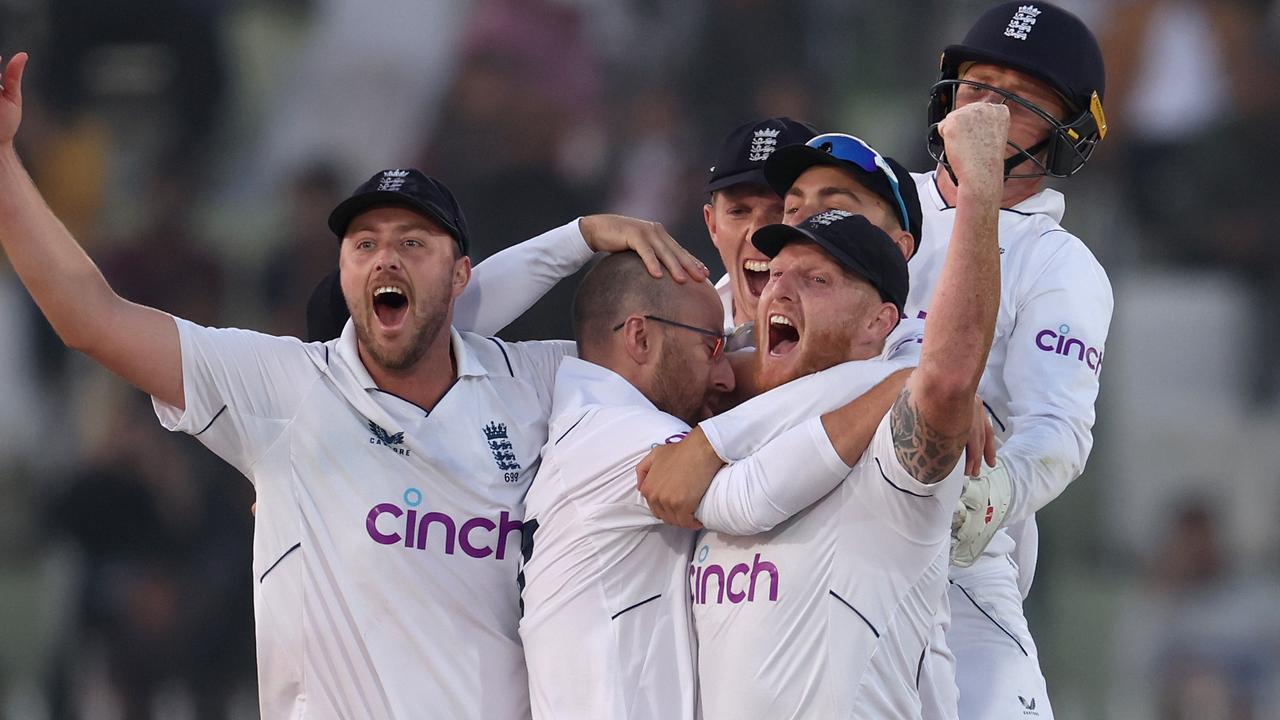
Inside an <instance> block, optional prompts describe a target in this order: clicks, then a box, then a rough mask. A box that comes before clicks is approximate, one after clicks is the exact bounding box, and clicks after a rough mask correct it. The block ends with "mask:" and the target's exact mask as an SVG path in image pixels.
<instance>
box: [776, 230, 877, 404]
mask: <svg viewBox="0 0 1280 720" xmlns="http://www.w3.org/2000/svg"><path fill="white" fill-rule="evenodd" d="M897 317H898V311H897V308H895V307H894V305H893V304H892V303H887V302H884V301H883V300H881V298H880V293H879V292H878V291H877V290H876V289H875V288H874V287H872V286H871V284H870V283H868V282H867V281H866V280H863V279H862V278H860V277H856V276H854V275H853V274H851V273H849V272H848V271H846V270H845V269H844V268H843V267H842V266H841V265H840V264H839V263H837V262H836V260H835V259H834V258H833V257H831V255H829V254H828V253H827V252H826V251H825V250H823V249H822V248H821V247H819V246H818V245H815V244H814V243H811V242H791V243H788V244H787V245H786V246H784V247H783V248H782V250H781V251H780V252H779V253H778V255H777V257H775V258H773V260H772V261H770V263H769V283H768V285H767V286H765V290H764V293H763V295H761V297H760V306H759V310H758V312H757V316H756V363H757V377H758V378H759V382H760V385H761V388H762V389H765V390H767V389H771V388H775V387H777V386H779V385H781V384H783V383H786V382H789V381H791V380H794V379H796V378H798V377H801V376H804V375H808V374H810V373H813V372H817V371H819V370H825V369H827V368H829V367H831V366H833V365H836V364H838V363H842V362H846V361H848V360H865V359H867V358H872V357H875V356H876V355H878V354H879V353H880V351H881V348H882V347H883V345H884V338H885V336H887V335H888V334H889V330H891V329H892V328H893V327H894V325H895V324H896V323H897Z"/></svg>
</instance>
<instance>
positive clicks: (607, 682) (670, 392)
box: [520, 253, 902, 720]
mask: <svg viewBox="0 0 1280 720" xmlns="http://www.w3.org/2000/svg"><path fill="white" fill-rule="evenodd" d="M722 319H723V309H722V306H721V304H720V302H719V299H718V298H717V294H716V292H715V291H714V289H713V288H712V286H711V285H710V284H708V283H705V282H704V283H686V284H683V285H677V284H676V283H674V282H672V281H671V280H669V279H666V278H654V277H652V276H651V275H650V274H649V273H648V272H647V271H646V270H645V268H644V266H643V265H642V264H641V263H640V261H639V259H638V258H636V257H635V256H634V255H632V254H630V253H621V254H617V255H612V256H609V257H606V258H604V259H603V260H602V261H601V262H600V263H599V264H598V265H597V266H596V267H594V268H593V269H592V270H591V271H590V272H589V273H588V274H587V276H586V277H585V278H584V279H583V282H582V285H581V286H580V287H579V289H578V293H577V296H576V298H575V301H574V328H575V335H576V336H577V338H578V341H577V344H578V353H579V357H578V358H567V359H565V360H564V361H563V362H562V363H561V366H560V370H559V372H558V374H557V376H556V394H555V400H554V404H553V410H552V416H551V421H550V437H551V441H550V442H548V443H547V445H546V447H545V448H544V449H543V453H542V465H541V467H540V469H539V472H538V476H537V478H536V480H535V482H534V483H533V486H532V488H531V489H530V492H529V496H528V506H527V511H526V517H527V519H526V523H525V532H526V535H525V563H524V565H523V568H522V571H521V574H520V582H521V583H522V587H523V592H522V599H523V606H524V617H523V618H522V620H521V623H520V635H521V638H522V639H523V641H524V646H525V656H526V659H527V661H528V666H529V683H530V692H531V699H532V705H533V715H534V717H535V718H593V719H601V718H653V719H654V720H658V719H663V720H667V719H672V720H677V719H679V718H693V717H695V712H696V708H697V705H696V693H695V690H696V683H695V673H694V664H695V659H694V649H693V646H692V642H691V636H690V633H691V630H690V625H689V611H690V609H689V593H688V592H687V589H686V585H687V583H686V579H685V574H686V572H687V569H688V563H689V560H690V557H691V549H692V545H693V540H694V533H693V531H691V530H685V529H681V528H678V527H675V526H671V525H666V524H663V522H662V521H661V520H659V519H658V518H656V517H655V516H654V515H653V514H652V513H651V512H650V510H649V507H648V506H647V505H646V502H645V500H644V498H643V497H642V496H641V495H640V493H639V491H638V490H637V481H636V469H637V464H638V463H639V462H640V461H641V460H642V459H643V458H644V457H645V456H646V455H647V454H648V452H649V451H650V450H651V449H652V448H653V447H654V446H655V445H662V444H665V443H673V442H677V441H678V440H679V439H680V438H682V437H684V436H685V434H687V433H688V432H689V429H690V426H691V425H693V424H695V423H697V422H698V421H699V420H700V419H702V418H704V417H705V416H706V415H707V413H708V409H709V407H711V406H712V405H714V404H715V403H714V402H713V401H714V398H715V396H717V395H721V394H724V393H727V392H729V391H730V390H732V389H733V383H734V378H733V374H732V371H731V369H730V367H729V364H728V362H727V361H726V360H725V357H724V345H725V336H724V333H723V332H722V329H721V323H722ZM901 366H902V365H901V364H898V363H892V362H885V361H866V362H862V363H845V364H843V365H841V366H838V367H835V368H832V369H830V370H828V371H826V372H825V373H820V374H819V375H821V376H822V377H821V378H818V377H817V376H813V377H812V378H811V379H812V380H814V381H819V380H820V382H821V383H822V384H824V385H828V386H836V387H840V388H842V391H846V392H848V394H849V395H850V398H851V399H853V398H857V399H855V400H853V402H852V404H851V407H848V408H843V409H842V410H841V412H842V413H844V414H852V415H853V417H854V418H862V419H863V420H862V423H861V426H859V423H858V422H857V421H856V420H847V421H843V422H841V423H840V426H841V432H840V433H839V434H838V437H837V439H835V440H831V439H828V437H827V434H826V432H825V431H824V430H823V427H822V425H821V423H820V422H819V421H818V419H817V418H816V417H815V418H814V419H813V420H812V421H811V422H810V423H809V424H808V425H804V426H801V427H796V428H794V429H792V430H791V431H790V432H788V433H785V434H782V435H781V436H780V437H778V438H776V439H774V440H773V441H772V442H769V443H768V444H766V445H765V446H764V447H762V448H760V449H759V451H758V452H755V451H753V452H752V453H750V457H745V458H744V461H743V462H739V463H734V464H733V465H731V466H729V467H727V468H725V469H724V470H723V471H721V472H719V473H718V474H717V475H716V476H715V478H714V482H712V483H711V487H710V489H709V490H708V492H707V494H706V498H705V499H704V500H703V505H704V507H705V508H706V510H705V512H704V515H703V517H704V518H705V519H706V522H707V523H708V526H710V527H715V528H717V529H723V530H725V531H728V532H738V533H741V534H752V533H755V532H762V531H764V530H767V529H770V528H772V527H773V526H774V525H776V524H777V523H778V522H779V521H780V520H781V519H783V518H785V517H786V516H787V515H789V514H792V513H794V512H796V511H798V510H800V509H801V508H803V507H806V506H808V505H810V504H812V503H813V502H815V501H816V500H817V499H818V498H819V497H821V496H822V495H823V494H825V493H826V492H828V491H829V490H830V488H831V487H834V486H835V484H837V483H838V482H839V481H840V479H841V478H843V477H844V475H845V474H847V472H848V467H847V466H846V465H845V464H844V463H843V462H842V461H841V460H840V456H841V454H844V455H850V456H856V455H858V454H860V453H861V452H862V450H863V449H865V448H866V446H867V444H868V443H869V442H870V439H871V436H872V434H873V432H874V428H875V424H876V423H877V422H878V420H879V418H880V417H881V416H883V414H884V412H885V411H886V410H887V409H888V406H889V403H890V402H892V394H889V393H886V392H885V391H884V390H882V389H881V388H880V387H879V386H877V383H881V381H882V380H885V378H886V377H888V376H889V375H890V373H892V372H893V371H894V370H897V369H898V368H900V367H901ZM873 386H875V387H873ZM893 387H894V388H895V391H896V389H897V388H900V387H901V383H898V384H896V385H894V386H893ZM868 391H869V392H868ZM877 391H878V392H877ZM864 392H867V394H868V396H869V397H868V399H867V400H866V402H869V403H874V404H875V406H876V407H877V408H878V412H877V411H867V410H866V409H865V406H860V405H859V402H862V399H861V397H860V396H862V395H863V393H864ZM860 408H862V409H860ZM736 413H738V411H737V410H730V411H729V415H735V414H736ZM869 417H874V418H875V421H876V422H872V423H869V424H868V423H867V422H866V420H865V418H869ZM749 420H754V418H749ZM796 457H806V458H813V459H815V460H816V461H815V462H811V463H802V464H797V463H796V462H795V458H796ZM815 487H821V488H822V489H820V490H817V491H814V490H813V488H815Z"/></svg>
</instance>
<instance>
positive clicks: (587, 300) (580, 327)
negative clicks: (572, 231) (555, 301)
mask: <svg viewBox="0 0 1280 720" xmlns="http://www.w3.org/2000/svg"><path fill="white" fill-rule="evenodd" d="M671 291H672V288H671V287H670V286H669V283H668V281H667V278H666V276H664V277H663V278H662V279H658V278H654V277H653V276H652V275H650V274H649V271H648V270H647V269H646V268H645V265H644V261H643V260H641V259H640V256H639V255H637V254H635V253H634V252H631V251H627V252H620V253H613V254H611V255H605V256H604V257H603V258H601V259H600V260H598V261H596V263H595V264H594V265H592V266H591V269H590V270H588V271H587V274H586V276H585V277H583V278H582V283H581V284H580V285H578V292H577V293H576V294H575V295H574V297H573V336H574V338H575V339H576V340H577V342H578V356H579V357H581V358H582V359H583V360H590V359H591V356H593V355H595V354H596V353H597V352H598V351H599V348H601V347H602V346H603V345H604V344H605V342H606V341H607V340H608V338H609V337H610V336H611V335H612V334H613V328H614V327H616V326H617V325H618V323H620V322H623V321H624V320H626V318H627V317H628V316H630V315H635V314H643V313H652V314H655V315H661V314H664V313H666V312H667V311H668V309H669V306H670V305H671Z"/></svg>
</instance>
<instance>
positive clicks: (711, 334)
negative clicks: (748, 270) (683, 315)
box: [613, 315, 726, 360]
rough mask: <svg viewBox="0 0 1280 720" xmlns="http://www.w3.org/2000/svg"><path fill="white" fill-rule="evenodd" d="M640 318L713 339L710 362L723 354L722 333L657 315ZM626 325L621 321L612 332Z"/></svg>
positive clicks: (723, 341) (625, 322) (624, 321)
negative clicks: (714, 343)
mask: <svg viewBox="0 0 1280 720" xmlns="http://www.w3.org/2000/svg"><path fill="white" fill-rule="evenodd" d="M640 317H642V318H644V319H645V320H652V321H654V322H656V323H662V324H663V325H670V326H672V327H678V328H684V329H685V330H692V331H694V332H696V333H698V334H699V335H701V336H703V337H708V338H712V339H714V340H715V341H716V345H715V347H714V348H712V350H711V359H712V360H717V359H719V358H720V356H721V355H723V354H724V343H725V340H726V338H725V336H724V333H723V332H717V331H715V330H707V329H706V328H700V327H698V326H696V325H685V324H684V323H682V322H676V321H675V320H668V319H666V318H662V317H658V316H657V315H641V316H640ZM628 319H630V318H628ZM626 324H627V321H626V320H623V321H622V322H620V323H618V324H617V325H614V326H613V331H614V332H618V331H619V330H621V329H622V326H623V325H626Z"/></svg>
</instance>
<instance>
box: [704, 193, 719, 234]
mask: <svg viewBox="0 0 1280 720" xmlns="http://www.w3.org/2000/svg"><path fill="white" fill-rule="evenodd" d="M715 201H716V196H715V195H712V196H711V200H710V201H709V202H707V203H706V204H704V205H703V206H702V222H704V223H706V225H707V234H708V235H710V236H711V242H712V244H715V241H716V208H715Z"/></svg>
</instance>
